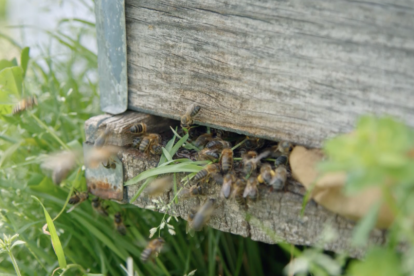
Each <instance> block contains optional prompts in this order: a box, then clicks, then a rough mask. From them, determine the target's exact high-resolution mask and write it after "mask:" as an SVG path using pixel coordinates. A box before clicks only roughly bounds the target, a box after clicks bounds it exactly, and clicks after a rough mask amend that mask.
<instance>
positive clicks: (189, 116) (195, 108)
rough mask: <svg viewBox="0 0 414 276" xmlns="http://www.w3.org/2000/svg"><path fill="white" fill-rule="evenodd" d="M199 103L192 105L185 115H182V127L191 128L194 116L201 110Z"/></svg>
mask: <svg viewBox="0 0 414 276" xmlns="http://www.w3.org/2000/svg"><path fill="white" fill-rule="evenodd" d="M200 109H201V107H200V106H199V105H195V104H193V105H191V106H189V107H188V108H187V110H186V112H185V114H184V116H182V117H181V127H184V128H189V127H190V126H191V125H192V124H193V119H194V117H195V116H196V115H197V114H198V112H200Z"/></svg>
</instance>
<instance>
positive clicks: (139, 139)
mask: <svg viewBox="0 0 414 276" xmlns="http://www.w3.org/2000/svg"><path fill="white" fill-rule="evenodd" d="M141 142H142V136H139V137H135V138H134V140H132V147H134V148H137V149H139V145H140V144H141Z"/></svg>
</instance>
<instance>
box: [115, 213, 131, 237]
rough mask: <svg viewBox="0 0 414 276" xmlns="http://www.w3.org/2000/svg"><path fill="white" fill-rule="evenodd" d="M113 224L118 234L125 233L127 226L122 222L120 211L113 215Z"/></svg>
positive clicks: (123, 234)
mask: <svg viewBox="0 0 414 276" xmlns="http://www.w3.org/2000/svg"><path fill="white" fill-rule="evenodd" d="M114 225H115V229H116V231H118V233H119V234H121V235H122V236H125V235H126V233H127V227H128V226H127V225H125V224H124V222H123V220H122V216H121V213H120V212H118V213H116V214H115V215H114Z"/></svg>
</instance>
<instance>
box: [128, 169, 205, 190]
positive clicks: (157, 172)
mask: <svg viewBox="0 0 414 276" xmlns="http://www.w3.org/2000/svg"><path fill="white" fill-rule="evenodd" d="M202 169H203V168H202V167H200V166H197V165H193V164H188V163H180V164H174V165H170V166H165V167H157V168H153V169H149V170H147V171H145V172H142V173H140V174H139V175H137V176H136V177H134V178H132V179H130V180H128V181H127V182H126V183H125V186H129V185H133V184H136V183H137V182H139V181H142V180H145V179H147V178H149V177H151V176H157V175H161V174H166V173H181V172H199V171H201V170H202Z"/></svg>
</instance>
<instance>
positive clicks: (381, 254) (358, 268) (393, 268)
mask: <svg viewBox="0 0 414 276" xmlns="http://www.w3.org/2000/svg"><path fill="white" fill-rule="evenodd" d="M397 256H398V255H397V254H396V253H395V251H394V250H392V249H387V248H373V249H371V250H370V251H369V252H368V254H367V256H366V257H365V259H364V260H363V261H356V260H355V261H353V262H352V263H351V264H350V266H349V269H348V270H347V274H346V275H348V276H367V275H375V276H390V275H392V276H400V275H403V274H402V271H401V263H400V261H399V259H398V257H397Z"/></svg>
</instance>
